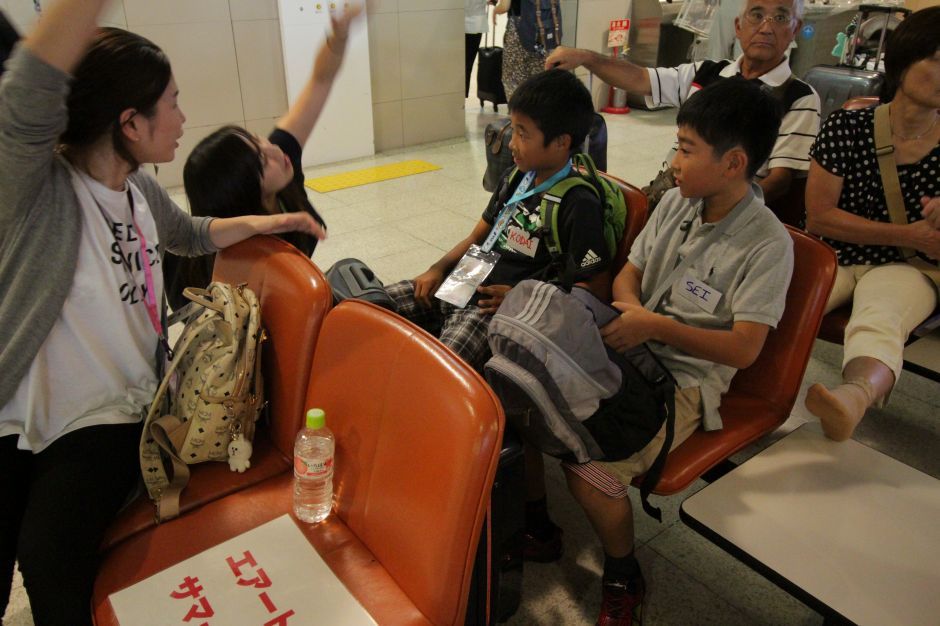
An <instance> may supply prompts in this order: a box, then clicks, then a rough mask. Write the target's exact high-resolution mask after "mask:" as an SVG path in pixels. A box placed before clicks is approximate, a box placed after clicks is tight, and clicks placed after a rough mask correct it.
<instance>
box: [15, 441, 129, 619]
mask: <svg viewBox="0 0 940 626" xmlns="http://www.w3.org/2000/svg"><path fill="white" fill-rule="evenodd" d="M140 429H141V425H140V424H118V425H107V426H91V427H88V428H82V429H79V430H77V431H75V432H72V433H69V434H67V435H63V436H62V437H60V438H59V439H57V440H56V441H55V442H53V443H52V444H51V445H50V446H49V447H47V448H46V449H45V450H43V451H42V452H40V453H39V454H33V453H32V452H29V451H25V450H17V448H16V442H17V440H18V437H17V436H16V435H12V436H8V437H0V501H2V502H3V505H2V506H0V615H3V613H4V611H5V610H6V606H7V602H8V601H9V596H10V587H11V585H12V582H13V564H14V561H16V560H18V561H19V564H20V571H21V572H22V574H23V584H24V586H25V587H26V592H27V594H28V595H29V602H30V606H31V608H32V612H33V620H34V622H35V624H36V626H51V625H59V624H61V625H62V626H80V625H84V624H91V593H92V587H93V585H94V582H95V573H96V571H97V568H98V558H99V554H98V546H99V544H100V543H101V538H102V536H103V535H104V532H105V530H106V529H107V527H108V525H109V524H110V523H111V520H112V519H113V518H114V516H115V514H116V513H117V512H118V510H119V509H120V507H121V505H122V504H123V503H124V500H125V499H126V498H127V496H128V494H129V493H130V491H131V489H133V487H134V485H135V483H136V481H137V479H138V476H139V474H140V469H139V464H138V455H137V448H138V443H139V437H140Z"/></svg>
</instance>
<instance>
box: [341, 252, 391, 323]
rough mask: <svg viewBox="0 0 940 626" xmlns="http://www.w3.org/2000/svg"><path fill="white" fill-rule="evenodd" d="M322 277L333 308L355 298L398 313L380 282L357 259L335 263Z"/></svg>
mask: <svg viewBox="0 0 940 626" xmlns="http://www.w3.org/2000/svg"><path fill="white" fill-rule="evenodd" d="M324 275H325V276H326V280H327V282H329V283H330V289H332V291H333V304H334V306H335V305H337V304H339V303H340V302H342V301H343V300H346V299H348V298H357V299H359V300H365V301H366V302H371V303H372V304H377V305H379V306H380V307H383V308H386V309H388V310H389V311H395V312H396V313H397V312H398V307H397V306H396V305H395V301H394V300H392V298H391V296H389V295H388V293H387V292H386V291H385V287H384V285H383V284H382V281H381V280H379V278H378V276H376V275H375V272H373V271H372V270H371V269H369V266H367V265H366V264H365V263H363V262H362V261H360V260H359V259H343V260H341V261H337V262H336V263H334V264H333V265H332V266H331V267H330V269H328V270H326V273H325V274H324Z"/></svg>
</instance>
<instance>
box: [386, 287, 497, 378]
mask: <svg viewBox="0 0 940 626" xmlns="http://www.w3.org/2000/svg"><path fill="white" fill-rule="evenodd" d="M385 291H386V292H388V295H389V296H391V298H392V300H394V301H395V304H396V305H397V306H398V314H399V315H401V316H402V317H404V318H405V319H407V320H409V321H411V322H414V323H415V324H417V325H418V326H420V327H421V328H423V329H424V330H426V331H428V332H429V333H431V334H432V335H434V336H435V337H437V338H438V339H440V340H441V343H443V344H444V345H445V346H447V347H448V348H450V349H451V350H453V351H454V352H456V353H457V356H459V357H460V358H462V359H463V360H464V361H466V362H467V363H469V364H470V365H471V366H472V367H473V368H474V369H476V370H477V371H482V370H483V364H484V363H486V361H487V360H488V359H489V357H490V346H489V344H488V343H487V341H486V331H487V329H488V328H489V325H490V319H491V317H492V316H490V315H489V314H486V313H483V312H482V311H480V309H479V308H478V307H477V306H475V305H467V307H466V308H463V309H460V308H457V307H455V306H454V305H452V304H449V303H447V302H444V301H443V300H438V299H437V298H433V297H432V298H431V307H430V308H425V307H424V306H422V305H420V304H418V301H417V300H415V284H414V281H411V280H403V281H401V282H398V283H395V284H393V285H387V286H386V287H385Z"/></svg>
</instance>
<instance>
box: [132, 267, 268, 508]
mask: <svg viewBox="0 0 940 626" xmlns="http://www.w3.org/2000/svg"><path fill="white" fill-rule="evenodd" d="M184 294H185V295H186V297H187V298H189V299H190V300H192V301H193V303H194V304H190V305H188V306H187V307H185V309H190V308H191V307H192V308H194V309H195V310H190V311H189V314H188V315H186V316H185V317H189V321H188V322H186V325H185V327H184V328H183V331H182V334H181V335H180V337H179V339H178V340H177V342H176V346H175V347H174V350H173V352H174V354H173V358H172V359H171V360H170V362H169V365H168V367H167V370H166V373H165V375H164V377H163V380H162V381H161V383H160V387H159V388H158V389H157V393H156V395H155V396H154V399H153V404H151V406H150V410H149V412H148V414H147V420H146V421H145V422H144V430H143V433H142V434H141V438H140V467H141V470H142V472H143V477H144V484H145V485H146V487H147V492H148V493H149V495H150V498H151V500H153V501H154V504H155V505H156V507H157V521H163V520H167V519H171V518H173V517H176V516H177V515H179V498H180V492H182V490H183V488H184V487H185V486H186V484H187V483H188V482H189V467H188V466H189V465H192V464H194V463H202V462H203V461H222V462H228V463H229V467H230V468H231V470H232V471H238V472H243V471H245V470H246V469H248V467H250V466H251V462H250V460H249V459H250V456H251V441H252V439H253V438H254V433H255V421H256V420H257V419H258V415H259V414H260V412H261V408H262V406H263V404H264V399H263V384H262V380H261V343H262V342H263V341H264V339H265V335H264V330H263V329H262V328H261V314H260V308H259V306H258V299H257V297H256V296H255V294H254V292H252V291H251V290H250V289H248V288H247V287H246V286H244V285H239V286H238V287H233V286H232V285H229V284H225V283H212V284H210V285H209V287H208V289H194V288H187V289H186V290H185V291H184Z"/></svg>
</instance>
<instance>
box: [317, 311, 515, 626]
mask: <svg viewBox="0 0 940 626" xmlns="http://www.w3.org/2000/svg"><path fill="white" fill-rule="evenodd" d="M307 404H308V405H309V406H311V407H314V406H316V407H322V408H323V409H324V410H325V411H326V423H327V425H328V426H329V427H330V428H331V429H332V430H333V432H334V433H335V436H336V456H335V474H334V478H333V484H334V492H335V508H334V512H335V514H337V515H338V516H339V517H340V519H341V520H342V521H343V522H344V523H345V524H346V525H347V526H348V527H349V529H350V530H351V531H352V532H353V533H354V534H355V535H356V536H357V537H358V538H359V539H360V540H361V541H362V542H363V544H365V546H366V547H367V548H368V549H369V550H370V551H371V552H372V553H373V554H374V555H375V557H376V559H378V561H379V562H380V563H381V564H382V566H384V568H385V570H386V571H387V572H388V573H389V574H390V575H391V576H392V578H394V580H395V582H396V583H397V584H398V585H399V587H401V589H402V590H403V591H404V592H405V593H406V594H407V595H408V597H409V598H411V600H412V601H413V602H414V604H415V606H416V607H417V608H418V609H419V610H421V612H422V613H424V615H425V616H426V617H427V618H428V619H429V620H430V622H431V623H433V624H463V620H464V615H465V612H466V608H467V595H468V592H469V585H470V578H471V573H472V569H473V561H474V556H475V554H476V548H477V542H478V540H479V534H480V529H481V527H482V524H483V519H484V516H485V514H486V510H487V506H488V503H489V494H490V491H491V489H492V486H493V479H494V476H495V473H496V465H497V462H498V459H499V451H500V446H501V442H502V434H503V428H504V417H503V412H502V408H501V406H500V404H499V401H498V400H497V399H496V397H495V396H494V395H493V392H492V391H491V390H490V388H489V386H488V385H487V384H486V383H485V382H484V381H483V379H482V378H481V377H480V375H479V374H477V373H476V372H475V371H474V370H473V369H472V368H471V367H470V366H469V365H467V364H466V363H465V362H464V361H463V360H461V359H460V358H459V357H457V356H456V355H455V354H454V353H453V352H451V351H450V350H448V349H447V348H446V347H444V346H443V344H441V343H440V342H439V341H437V340H436V339H435V338H434V337H432V336H431V335H430V334H428V333H426V332H424V331H423V330H421V329H419V328H418V327H417V326H414V325H413V324H411V323H410V322H408V321H406V320H404V319H403V318H401V317H399V316H398V315H395V314H394V313H391V312H389V311H387V310H385V309H382V308H380V307H377V306H374V305H372V304H369V303H365V302H361V301H355V300H349V301H346V302H343V303H341V304H340V305H339V306H337V307H336V308H335V309H333V310H332V311H331V312H330V314H329V315H328V316H327V318H326V321H325V322H324V324H323V328H322V329H321V331H320V338H319V340H318V343H317V350H316V355H315V357H314V360H313V371H312V373H311V380H310V386H309V392H308V395H307Z"/></svg>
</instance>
